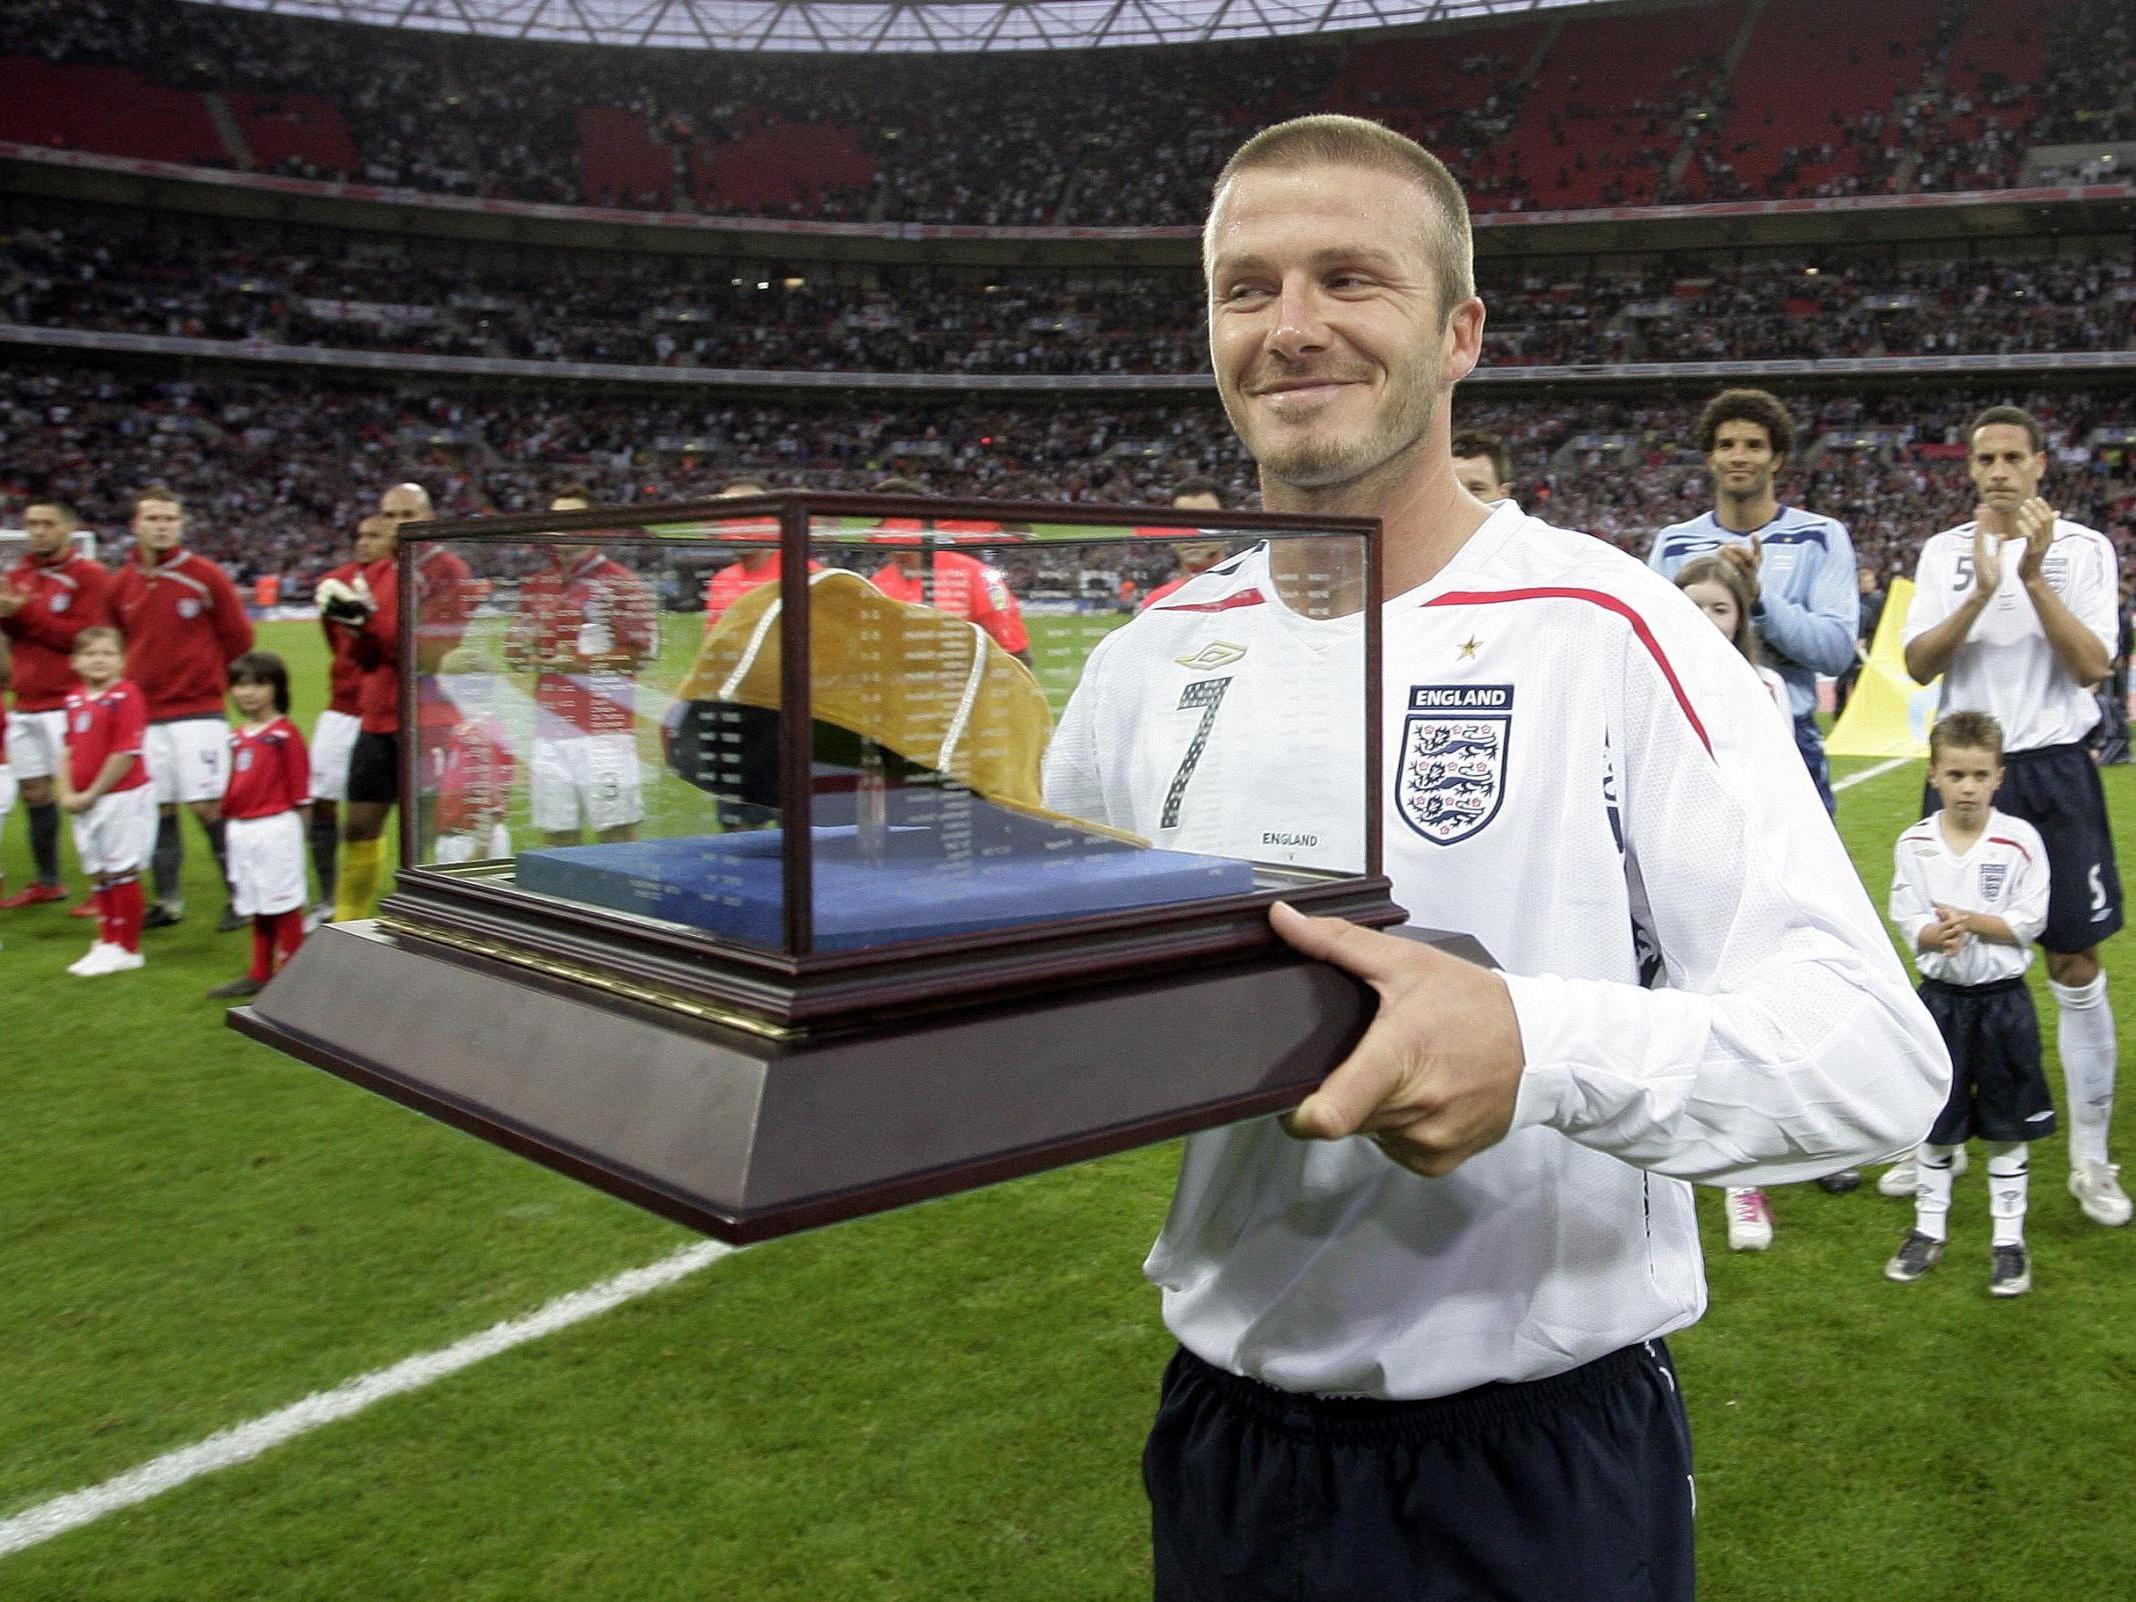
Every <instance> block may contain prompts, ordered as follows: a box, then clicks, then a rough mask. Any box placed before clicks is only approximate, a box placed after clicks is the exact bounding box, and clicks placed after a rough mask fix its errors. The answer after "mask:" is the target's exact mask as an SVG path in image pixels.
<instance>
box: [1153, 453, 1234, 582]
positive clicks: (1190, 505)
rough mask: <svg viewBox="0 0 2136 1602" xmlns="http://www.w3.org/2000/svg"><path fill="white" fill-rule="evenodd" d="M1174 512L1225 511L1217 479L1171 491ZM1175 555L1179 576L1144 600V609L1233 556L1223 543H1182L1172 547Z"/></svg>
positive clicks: (1195, 480)
mask: <svg viewBox="0 0 2136 1602" xmlns="http://www.w3.org/2000/svg"><path fill="white" fill-rule="evenodd" d="M1172 509H1173V510H1174V511H1178V512H1220V511H1222V510H1223V509H1224V498H1223V496H1222V494H1221V493H1220V492H1219V491H1218V489H1217V487H1216V480H1215V479H1213V478H1190V479H1187V480H1185V481H1183V482H1182V483H1181V484H1180V485H1179V487H1178V488H1177V489H1175V490H1173V491H1172ZM1172 553H1173V555H1174V556H1176V557H1177V558H1178V559H1179V572H1178V575H1177V576H1176V577H1173V578H1170V579H1167V580H1166V581H1165V582H1164V583H1162V584H1160V585H1158V586H1157V587H1156V588H1155V589H1154V590H1152V591H1150V593H1149V594H1148V595H1146V596H1144V597H1143V600H1142V604H1143V605H1144V606H1146V607H1148V606H1155V605H1156V604H1157V603H1158V602H1159V601H1161V600H1163V599H1164V598H1165V597H1166V596H1168V595H1170V594H1171V593H1172V592H1173V591H1175V590H1177V589H1178V588H1179V587H1180V586H1181V585H1182V584H1184V583H1186V582H1187V580H1189V579H1191V578H1199V577H1200V576H1201V575H1202V574H1204V573H1206V572H1208V571H1209V569H1210V568H1212V567H1214V566H1216V564H1217V563H1219V562H1221V561H1222V560H1223V559H1224V558H1225V557H1226V556H1228V555H1230V554H1231V547H1230V546H1229V545H1228V544H1226V543H1225V542H1224V541H1223V540H1180V541H1178V542H1176V543H1175V544H1174V545H1173V546H1172Z"/></svg>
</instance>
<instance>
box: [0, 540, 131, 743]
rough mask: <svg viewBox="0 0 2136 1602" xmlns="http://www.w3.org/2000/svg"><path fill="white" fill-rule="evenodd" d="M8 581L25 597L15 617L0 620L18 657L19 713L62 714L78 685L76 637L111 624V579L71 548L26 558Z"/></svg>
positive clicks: (10, 572)
mask: <svg viewBox="0 0 2136 1602" xmlns="http://www.w3.org/2000/svg"><path fill="white" fill-rule="evenodd" d="M7 582H8V584H9V585H10V586H12V587H13V588H14V589H17V590H19V591H21V592H22V594H23V596H24V597H25V599H24V604H23V606H22V607H21V609H20V610H19V611H17V612H16V613H15V614H14V616H12V617H5V618H0V634H5V635H6V636H7V639H8V644H9V645H10V646H11V647H13V650H14V656H15V671H14V677H13V685H14V691H15V710H16V711H18V712H57V711H58V710H59V709H60V708H61V707H63V706H65V705H66V704H67V696H68V694H69V692H71V691H72V690H73V689H74V686H75V678H74V666H73V663H72V661H71V660H70V659H71V658H72V656H73V654H74V637H75V636H76V635H77V634H79V633H81V631H82V630H83V629H86V628H89V627H91V626H93V625H98V624H105V623H109V622H110V621H111V609H110V592H111V575H110V574H109V573H106V572H105V571H104V570H103V568H101V567H99V566H98V565H97V564H96V563H95V562H92V561H91V560H90V559H89V558H88V557H86V556H84V555H82V554H81V552H79V551H76V550H73V549H71V548H70V549H67V550H63V551H61V552H60V553H59V554H58V556H57V557H56V558H53V559H49V560H48V559H46V558H44V557H38V556H25V557H23V558H22V560H21V561H19V562H17V563H16V564H15V565H14V566H13V567H11V568H9V569H8V571H7Z"/></svg>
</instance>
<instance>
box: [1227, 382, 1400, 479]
mask: <svg viewBox="0 0 2136 1602" xmlns="http://www.w3.org/2000/svg"><path fill="white" fill-rule="evenodd" d="M1225 410H1226V411H1227V412H1228V413H1230V415H1231V427H1232V431H1233V432H1234V433H1236V434H1237V435H1238V436H1239V438H1240V440H1241V441H1242V442H1244V443H1245V445H1246V447H1247V450H1248V452H1249V453H1250V454H1251V455H1252V456H1253V459H1254V462H1255V465H1256V466H1258V467H1259V468H1260V471H1261V478H1262V480H1263V483H1264V485H1266V484H1280V485H1282V486H1284V487H1285V488H1286V489H1294V490H1306V491H1316V490H1329V489H1340V488H1342V487H1344V486H1346V485H1351V484H1356V483H1358V482H1359V481H1361V480H1363V479H1366V478H1369V477H1370V476H1371V475H1372V474H1373V473H1375V472H1377V471H1378V470H1379V469H1381V468H1383V467H1385V466H1386V465H1387V464H1388V463H1389V462H1392V461H1394V460H1395V459H1396V458H1397V457H1400V456H1403V455H1405V454H1407V453H1408V452H1409V451H1412V450H1414V449H1415V448H1416V447H1417V446H1418V445H1420V444H1421V443H1422V442H1423V441H1424V440H1425V438H1426V437H1428V436H1429V435H1430V433H1431V427H1432V423H1433V421H1434V419H1435V418H1436V416H1437V412H1438V408H1437V402H1436V397H1435V396H1434V395H1433V393H1432V390H1431V388H1430V386H1428V385H1419V386H1418V388H1417V390H1416V392H1415V394H1414V396H1413V397H1411V398H1408V399H1406V400H1404V401H1403V403H1402V404H1401V405H1400V406H1399V407H1398V408H1397V409H1396V410H1395V412H1394V414H1393V415H1392V416H1389V417H1387V418H1386V419H1385V420H1384V421H1382V422H1381V423H1380V424H1379V425H1378V426H1377V427H1375V428H1374V429H1373V430H1372V432H1371V433H1370V434H1369V435H1367V436H1366V437H1365V438H1364V439H1361V440H1341V439H1332V438H1321V439H1313V438H1306V439H1301V440H1299V441H1297V442H1296V443H1294V444H1291V445H1288V446H1258V447H1257V446H1256V445H1255V443H1254V442H1253V440H1252V439H1251V438H1250V437H1249V436H1248V434H1247V431H1246V430H1245V429H1244V428H1241V427H1240V426H1239V417H1238V413H1237V411H1236V410H1235V409H1233V407H1232V406H1231V403H1230V401H1229V399H1228V397H1227V399H1226V401H1225Z"/></svg>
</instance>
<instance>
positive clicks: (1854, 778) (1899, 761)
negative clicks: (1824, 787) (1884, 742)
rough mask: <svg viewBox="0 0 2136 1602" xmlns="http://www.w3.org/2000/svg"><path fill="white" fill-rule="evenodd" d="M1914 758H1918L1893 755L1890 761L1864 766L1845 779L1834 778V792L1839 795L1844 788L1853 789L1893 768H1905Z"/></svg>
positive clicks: (1880, 776)
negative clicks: (1871, 766) (1869, 766)
mask: <svg viewBox="0 0 2136 1602" xmlns="http://www.w3.org/2000/svg"><path fill="white" fill-rule="evenodd" d="M1914 760H1916V759H1915V758H1913V757H1892V758H1890V759H1889V760H1888V761H1884V762H1879V763H1878V764H1877V765H1876V766H1875V767H1873V768H1864V769H1862V771H1861V772H1859V773H1850V774H1848V775H1847V776H1846V777H1845V778H1844V779H1834V780H1833V781H1832V793H1833V794H1834V795H1837V794H1839V792H1840V791H1842V790H1851V789H1853V788H1854V787H1855V786H1856V785H1857V784H1867V783H1868V782H1869V781H1870V780H1871V779H1880V778H1882V777H1883V776H1884V775H1885V774H1887V773H1889V772H1890V771H1891V770H1892V769H1893V768H1903V767H1905V766H1906V764H1907V763H1909V762H1912V761H1914Z"/></svg>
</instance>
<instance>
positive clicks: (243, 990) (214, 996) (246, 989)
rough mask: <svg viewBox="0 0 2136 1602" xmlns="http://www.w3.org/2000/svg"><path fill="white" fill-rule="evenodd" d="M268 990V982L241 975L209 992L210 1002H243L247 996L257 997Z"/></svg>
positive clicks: (248, 975)
mask: <svg viewBox="0 0 2136 1602" xmlns="http://www.w3.org/2000/svg"><path fill="white" fill-rule="evenodd" d="M266 988H267V981H266V980H264V979H255V978H253V977H252V975H250V974H249V973H247V974H240V975H238V976H237V977H236V978H235V979H229V980H225V981H224V982H223V983H222V984H219V985H217V986H216V987H215V988H214V989H212V990H210V991H209V992H208V999H209V1000H210V1001H241V1000H243V999H244V998H245V997H246V996H256V995H258V994H259V993H260V992H261V991H262V990H265V989H266Z"/></svg>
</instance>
